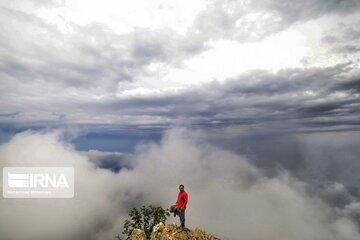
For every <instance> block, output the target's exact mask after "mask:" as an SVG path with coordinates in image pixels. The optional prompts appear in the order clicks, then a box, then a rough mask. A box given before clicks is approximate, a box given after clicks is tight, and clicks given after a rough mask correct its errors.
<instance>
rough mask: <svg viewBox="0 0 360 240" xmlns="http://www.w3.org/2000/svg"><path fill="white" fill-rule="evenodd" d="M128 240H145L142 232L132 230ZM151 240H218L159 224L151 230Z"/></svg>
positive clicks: (173, 225) (186, 229) (202, 232)
mask: <svg viewBox="0 0 360 240" xmlns="http://www.w3.org/2000/svg"><path fill="white" fill-rule="evenodd" d="M129 240H146V236H145V233H144V231H143V230H141V229H134V230H133V231H132V233H131V235H130V238H129ZM151 240H219V238H216V237H214V236H213V235H210V234H207V233H206V232H205V231H204V230H202V229H199V228H195V229H194V230H191V229H188V228H184V229H182V228H181V227H178V226H176V224H175V223H173V224H164V223H159V224H157V225H156V226H154V228H153V232H152V234H151Z"/></svg>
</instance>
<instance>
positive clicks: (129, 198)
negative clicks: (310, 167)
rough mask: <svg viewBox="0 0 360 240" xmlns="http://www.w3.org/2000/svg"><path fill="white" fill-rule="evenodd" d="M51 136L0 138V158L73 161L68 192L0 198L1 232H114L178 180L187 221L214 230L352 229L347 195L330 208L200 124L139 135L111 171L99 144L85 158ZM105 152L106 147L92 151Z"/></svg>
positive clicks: (334, 234) (301, 233) (48, 235)
mask: <svg viewBox="0 0 360 240" xmlns="http://www.w3.org/2000/svg"><path fill="white" fill-rule="evenodd" d="M61 136H62V135H61V134H60V133H44V132H43V133H39V132H23V133H19V134H17V135H16V136H14V137H13V138H12V139H11V140H10V141H9V142H7V143H5V144H3V145H2V146H1V148H0V159H1V161H0V164H1V167H5V166H7V167H9V166H71V167H74V169H75V197H74V199H38V200H37V199H4V198H2V199H1V200H0V201H1V204H0V208H1V212H2V214H1V216H0V223H1V224H0V233H1V238H4V239H30V240H31V239H55V240H56V239H94V240H95V239H96V240H97V239H99V240H100V239H111V238H114V236H115V235H117V234H118V233H120V232H121V227H122V224H123V221H124V220H125V219H126V215H127V213H128V210H129V209H130V208H131V207H139V206H141V205H143V204H145V205H148V204H153V205H157V204H159V205H162V206H164V207H166V206H169V205H171V204H173V203H174V201H175V200H176V195H177V186H178V184H179V183H183V184H185V187H186V191H187V192H188V193H189V196H190V200H189V205H188V210H187V225H188V226H189V227H195V226H198V227H202V228H205V229H206V230H207V231H208V232H210V233H213V234H216V235H217V236H219V237H221V238H222V239H239V238H243V239H250V240H251V239H266V240H269V239H302V240H306V239H309V240H310V239H311V240H317V239H319V240H322V239H324V240H325V239H326V240H329V239H330V240H331V239H334V240H335V239H336V240H339V239H342V240H353V239H354V240H355V239H358V238H359V237H360V233H359V231H358V227H357V225H356V221H354V219H356V218H354V216H358V215H356V214H358V212H359V211H358V209H359V208H358V203H357V202H356V201H351V203H349V204H347V205H346V206H345V207H343V208H341V209H337V208H335V207H333V206H331V205H329V204H328V203H326V202H325V201H323V200H321V198H320V197H318V196H317V195H312V194H310V193H309V190H308V189H309V185H308V183H305V182H304V181H300V180H299V179H296V178H294V177H293V176H292V174H291V173H289V172H287V171H285V170H281V171H279V172H278V173H277V174H276V175H273V176H271V177H269V176H266V175H264V173H263V171H262V169H261V168H258V167H255V165H252V164H251V163H250V162H251V161H250V160H249V159H248V158H247V157H246V156H244V155H238V154H235V153H234V152H231V151H228V150H224V149H222V148H220V147H217V146H215V145H213V144H210V143H209V142H207V141H204V139H206V138H207V137H206V135H205V134H204V133H201V132H198V131H189V130H186V129H173V130H171V131H168V132H167V133H166V134H165V135H164V136H163V138H162V140H161V141H160V142H159V143H157V144H156V143H149V144H143V145H139V146H138V147H137V150H136V152H135V153H134V155H133V156H131V159H130V161H129V162H127V164H130V165H131V166H129V167H124V168H121V169H120V171H119V172H118V173H114V172H111V171H109V170H106V169H102V168H99V167H97V166H96V165H95V164H94V163H93V162H94V159H95V158H96V156H95V155H96V154H97V157H99V156H100V155H101V154H99V153H95V152H92V153H91V155H93V157H92V158H93V161H91V159H89V158H88V157H86V156H84V153H82V152H77V151H76V150H74V147H73V146H72V145H71V144H69V143H68V142H66V141H65V140H64V139H63V138H62V137H61ZM88 154H89V153H88ZM105 155H109V153H107V154H106V153H104V154H103V156H100V157H104V156H105ZM110 155H111V154H110ZM113 157H114V156H113ZM117 157H118V156H117ZM115 158H116V157H115ZM330 188H331V187H329V190H328V192H335V191H337V192H341V191H344V190H342V187H341V186H340V185H339V186H336V185H334V187H333V189H330ZM324 194H325V193H324ZM169 221H170V222H171V221H178V220H177V219H173V218H172V217H170V219H169Z"/></svg>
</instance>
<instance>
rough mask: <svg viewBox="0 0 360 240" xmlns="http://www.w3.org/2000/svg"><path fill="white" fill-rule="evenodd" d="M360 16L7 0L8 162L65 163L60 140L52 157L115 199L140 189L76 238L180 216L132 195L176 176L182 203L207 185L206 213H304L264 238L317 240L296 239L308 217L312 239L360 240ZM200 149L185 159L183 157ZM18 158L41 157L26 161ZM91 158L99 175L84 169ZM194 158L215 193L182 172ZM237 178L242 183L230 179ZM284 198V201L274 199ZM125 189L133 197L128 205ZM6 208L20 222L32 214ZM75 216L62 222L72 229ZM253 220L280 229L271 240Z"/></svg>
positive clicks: (3, 38)
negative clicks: (131, 221) (188, 190)
mask: <svg viewBox="0 0 360 240" xmlns="http://www.w3.org/2000/svg"><path fill="white" fill-rule="evenodd" d="M359 11H360V2H359V1H357V0H303V1H276V0H263V1H255V0H254V1H251V0H237V1H236V0H233V1H231V0H207V1H206V0H203V1H201V0H199V1H198V0H196V1H194V0H193V1H188V0H183V1H174V0H153V1H145V0H134V1H126V3H125V2H124V1H116V0H102V1H95V0H94V1H93V0H91V1H89V0H87V1H85V0H71V1H66V0H58V1H57V0H53V1H51V0H49V1H45V0H38V1H35V0H27V1H25V0H23V1H22V0H13V1H5V0H0V26H1V28H0V143H1V144H2V146H1V147H0V153H1V154H2V155H0V158H1V159H0V160H3V161H2V162H1V165H2V166H17V165H24V164H25V165H27V164H28V165H31V166H32V165H34V166H36V165H38V164H44V162H43V161H45V160H44V159H43V158H41V159H42V160H41V159H36V158H37V157H38V156H39V154H37V155H31V154H32V152H33V150H32V148H33V147H35V146H33V145H31V144H30V143H32V142H38V143H39V144H41V145H42V146H43V147H41V148H40V149H38V151H39V152H40V153H44V156H46V158H47V159H50V158H52V157H53V155H51V153H49V152H48V147H49V146H48V145H46V142H47V141H50V142H52V143H53V145H51V146H52V147H50V148H51V149H53V148H54V149H58V152H59V153H64V152H65V153H66V154H69V155H66V154H65V153H64V154H65V155H66V156H68V158H69V159H68V162H67V164H68V165H70V166H75V165H76V168H78V169H76V170H77V171H79V172H84V174H83V176H84V178H88V177H91V178H93V177H98V178H99V180H98V184H99V186H98V188H99V189H102V188H104V187H103V185H104V186H106V185H107V184H108V183H109V182H111V181H117V180H119V181H120V182H121V181H122V179H127V180H129V182H128V183H127V184H125V183H123V184H122V185H121V186H119V188H118V189H116V188H112V187H109V188H104V192H101V193H103V199H102V200H101V199H100V200H99V201H103V203H106V204H107V205H108V208H115V207H118V208H119V211H118V212H117V213H118V214H119V215H116V213H113V212H111V211H110V210H109V209H107V208H106V209H104V208H100V207H99V208H98V209H97V210H98V213H99V215H96V214H90V213H88V212H87V211H88V209H82V210H79V212H78V216H79V218H81V217H83V218H84V219H85V218H86V219H92V220H89V221H87V222H86V224H87V225H86V226H80V225H79V226H77V228H76V229H75V227H74V229H73V231H68V232H67V234H68V235H66V236H67V238H68V239H70V238H71V237H73V238H77V239H79V238H81V237H82V238H84V239H85V238H86V239H100V236H101V237H104V236H106V237H109V236H111V234H114V233H116V231H117V229H119V228H121V226H122V225H121V221H120V220H118V219H121V220H123V219H124V216H123V215H122V214H124V213H126V212H127V209H128V208H129V206H132V205H131V204H129V202H134V201H132V200H134V199H141V201H140V200H139V202H142V203H146V202H148V201H154V202H157V203H162V204H167V201H165V200H168V199H171V197H165V200H164V199H159V198H157V197H156V196H148V197H147V195H146V194H144V193H142V194H141V193H139V192H135V193H134V192H132V191H130V190H129V189H131V188H132V187H134V186H136V187H138V186H139V185H141V183H140V182H141V179H143V178H144V176H152V174H151V173H149V170H148V169H147V168H150V169H153V168H154V166H158V167H159V168H161V166H163V165H165V166H166V168H165V170H164V171H165V173H163V172H161V173H160V172H159V173H158V176H159V178H155V179H153V180H152V181H150V183H152V184H154V185H158V184H159V181H164V180H163V179H169V181H168V182H167V183H168V184H170V183H171V184H173V185H174V186H175V193H176V187H177V184H178V182H179V181H180V182H184V183H186V184H190V186H191V185H192V190H193V191H195V190H196V191H201V189H204V188H205V190H204V191H201V193H200V194H199V196H198V198H197V200H198V202H196V199H194V205H196V204H197V203H199V202H201V200H203V199H204V198H205V199H206V194H211V193H213V192H215V191H221V192H222V193H223V194H224V195H225V196H226V197H227V198H226V199H228V200H230V202H229V203H235V202H233V201H234V199H238V200H239V201H240V202H241V203H243V204H244V205H246V204H250V205H251V206H252V207H253V208H257V207H259V206H260V209H262V210H264V212H265V213H266V214H265V215H269V214H271V209H273V207H274V206H273V205H271V204H269V202H268V201H267V200H269V201H270V202H277V201H280V202H284V203H289V209H287V210H286V211H285V212H284V213H281V214H280V215H278V216H277V220H278V221H276V220H275V223H274V225H272V224H271V221H273V220H271V219H266V218H265V219H264V216H265V215H262V214H261V212H260V211H256V213H255V215H254V217H253V218H252V219H251V220H248V219H245V218H241V221H242V223H243V224H244V225H243V226H244V227H243V229H242V230H243V231H244V232H245V233H244V234H245V235H244V236H247V237H248V239H272V238H266V237H265V236H271V237H273V239H282V238H279V236H283V239H297V238H295V236H299V234H300V233H303V231H300V232H299V229H296V227H295V226H296V225H297V224H299V225H301V220H296V221H300V222H296V221H295V220H294V216H295V215H297V213H299V212H304V219H302V220H303V222H302V223H303V224H307V225H306V226H304V227H306V228H309V229H312V230H311V231H310V230H309V235H308V236H305V237H303V238H302V239H330V238H329V236H335V239H358V237H359V236H358V234H359V226H358V224H359V223H360V219H359V216H360V203H359V199H360V184H359V182H360V177H359V176H360V175H359V174H358V173H359V172H360V162H359V156H360V151H359V149H360V131H359V130H360V120H359V119H360V70H359V68H360V65H359V64H360V27H359V26H360V14H359ZM179 129H180V130H179ZM193 132H196V133H193ZM190 139H195V140H190ZM192 141H195V142H192ZM29 144H30V145H29ZM192 144H194V146H192ZM29 146H32V147H29ZM190 146H192V147H193V148H191V147H190ZM187 149H190V150H191V151H190V150H189V154H188V155H186V156H187V157H185V159H181V158H180V157H179V156H173V154H175V155H176V154H178V155H182V154H183V152H182V151H187ZM207 150H208V151H209V152H210V153H206V152H207ZM17 152H22V153H23V154H22V155H19V156H20V158H23V156H27V155H29V156H32V160H30V159H29V160H26V162H24V163H23V162H21V159H14V158H19V156H18V155H16V154H17ZM191 153H193V154H194V155H191ZM216 157H218V158H219V159H221V161H222V164H221V166H217V164H218V163H217V162H216V161H215V160H214V159H215V158H216ZM156 158H158V162H156V161H155V159H156ZM167 158H168V159H172V160H173V164H168V165H167V163H166V162H164V161H165V159H167ZM205 158H208V159H209V160H208V161H209V162H208V164H209V167H205V168H204V164H205V165H206V161H205ZM228 158H229V159H228ZM55 159H57V160H59V158H56V157H55ZM74 159H75V160H74ZM76 159H83V160H79V161H85V162H86V163H84V165H81V164H80V165H77V164H78V163H76V164H75V162H76ZM224 159H226V160H224ZM24 161H25V160H24ZM51 161H53V160H51ZM54 161H55V160H54ZM59 161H60V160H59ZM152 161H155V162H152ZM182 161H184V162H185V163H186V162H188V163H189V164H192V166H193V169H197V170H198V171H199V176H204V177H203V179H207V180H208V181H209V182H211V183H209V185H207V184H206V183H205V182H204V181H200V180H199V179H197V178H196V177H189V179H186V178H185V179H184V176H183V175H182V174H185V175H186V173H187V172H188V171H190V170H189V169H187V168H184V169H181V171H180V172H179V173H177V172H176V171H175V170H174V169H173V168H175V167H178V165H180V166H181V162H182ZM204 161H205V162H204ZM49 164H50V163H49ZM51 164H55V165H56V163H51ZM57 164H60V163H57ZM64 164H65V163H64ZM87 164H90V165H91V164H92V165H91V166H96V168H95V169H93V170H92V171H90V170H89V169H88V168H89V167H88V165H87ZM247 164H249V165H247ZM60 165H61V164H60ZM65 165H66V164H65ZM216 168H219V169H220V170H219V172H216V171H215V169H216ZM153 170H154V169H153ZM167 170H168V171H170V172H173V171H175V172H173V173H174V176H172V175H171V176H169V175H168V174H167V173H166V171H167ZM89 171H90V172H89ZM103 171H105V172H103ZM154 171H155V170H154ZM158 171H159V169H158ZM155 172H156V171H155ZM190 172H191V173H194V172H193V170H191V171H190ZM225 172H228V174H229V179H227V180H221V176H223V174H224V173H225ZM194 174H195V173H194ZM207 174H209V175H213V176H215V180H216V179H218V180H219V181H218V182H216V181H214V182H213V180H211V178H209V177H205V176H207ZM225 175H226V174H225ZM187 177H188V176H187ZM84 178H83V179H82V180H84ZM136 179H137V180H136ZM139 179H140V180H139ZM161 179H162V180H161ZM130 180H131V181H130ZM187 180H188V181H187ZM198 180H199V181H198ZM247 182H251V184H250V183H249V184H247ZM299 182H300V183H301V184H298V183H299ZM219 184H220V185H219ZM222 184H223V185H222ZM227 184H229V187H226V186H227ZM160 185H161V186H162V187H163V189H165V191H169V192H171V191H172V190H170V186H169V185H167V184H165V183H161V184H160ZM299 185H301V186H299ZM79 186H83V190H82V191H80V190H79V191H80V192H81V193H78V195H77V196H78V200H79V201H80V200H82V199H86V196H87V195H88V194H89V192H87V191H86V189H88V187H87V186H88V185H87V184H85V183H84V185H82V184H80V185H79ZM149 186H150V185H149ZM253 186H255V188H253ZM276 186H278V189H280V190H279V192H281V193H282V194H279V195H276V194H272V193H270V192H271V191H270V190H269V188H270V189H273V188H275V189H276V188H277V187H276ZM119 189H120V190H119ZM140 189H141V190H142V191H143V192H145V193H147V190H146V188H145V189H144V188H140ZM122 191H125V192H130V193H131V194H130V193H129V196H126V200H124V199H123V198H122V196H123V195H122V194H124V193H123V192H122ZM269 191H270V192H269ZM92 193H94V192H92ZM157 193H159V195H162V194H165V195H167V194H169V195H170V193H168V192H166V193H163V192H157ZM118 194H120V195H118ZM132 194H133V195H132ZM143 194H144V195H145V197H144V196H143ZM113 196H116V197H115V200H114V197H113ZM262 197H264V199H265V200H264V201H263V202H262V201H260V200H259V202H257V201H255V200H254V199H258V198H262ZM117 198H119V199H120V200H119V201H117V200H116V199H117ZM129 199H132V200H129ZM2 201H3V200H2ZM216 201H218V202H217V204H220V202H221V199H216ZM254 201H255V203H254ZM293 201H295V202H300V203H301V204H300V205H296V204H295V205H293V204H294V202H293ZM290 202H291V204H290ZM3 203H6V204H9V206H7V207H9V209H11V208H10V206H13V207H17V208H18V207H19V206H18V205H17V204H21V203H20V202H17V201H16V202H4V201H3ZM56 203H57V202H56ZM29 204H30V205H29V206H28V207H27V208H26V206H25V205H22V206H23V207H24V208H25V209H27V210H29V212H31V210H30V209H33V210H34V209H39V207H40V206H38V205H36V204H37V203H36V201H34V204H35V205H36V206H35V205H34V206H32V205H31V204H32V202H30V201H29ZM51 204H54V202H51V203H49V206H50V205H51ZM59 204H60V203H59ZM61 204H64V206H65V205H66V204H68V203H61ZM71 204H74V203H71ZM71 204H70V205H71ZM70 205H69V206H65V207H67V209H73V207H74V206H75V205H71V206H70ZM86 206H88V207H89V208H92V209H93V208H96V206H98V202H96V201H93V202H90V203H89V205H86ZM197 206H198V207H199V209H200V210H198V211H194V212H193V216H194V219H197V220H193V225H194V226H195V225H202V226H204V227H206V228H208V229H209V230H210V231H212V232H214V233H218V234H219V235H220V236H224V237H228V238H230V239H236V237H234V236H236V234H237V232H236V229H237V227H235V226H234V225H232V224H231V222H232V221H233V220H234V221H235V219H237V218H236V216H229V215H227V217H226V216H225V215H224V216H223V220H224V221H225V222H227V224H226V226H223V227H219V226H217V225H216V224H215V223H214V222H211V221H210V220H208V222H201V221H200V220H199V218H200V216H201V214H202V213H203V212H202V211H201V210H203V211H205V209H202V208H201V207H200V206H199V205H197ZM207 207H211V206H207ZM217 207H218V206H217ZM253 208H251V207H250V208H249V209H253ZM317 208H318V209H319V210H317V211H315V213H316V217H315V218H313V216H312V212H313V209H317ZM246 209H247V208H245V207H244V208H242V209H241V210H242V211H246ZM275 209H276V207H275ZM34 211H35V210H34ZM44 211H45V210H44ZM69 211H70V210H69ZM25 212H26V211H25ZM224 212H225V213H228V214H230V213H231V209H224ZM109 214H110V215H111V216H109V218H108V219H106V216H108V215H109ZM190 214H191V213H190ZM206 214H208V213H206ZM206 214H205V215H206ZM219 214H220V213H219ZM240 214H241V211H239V215H240ZM220 215H221V214H220ZM44 216H45V215H44ZM66 217H67V216H66V215H64V219H62V220H61V224H60V223H57V224H60V225H61V226H62V227H63V229H67V227H68V226H67V225H66V222H67V221H66V219H67V218H66ZM309 218H311V219H312V220H313V221H315V222H313V226H316V228H311V226H310V225H311V224H309V222H307V221H308V219H309ZM207 219H211V216H209V217H207ZM329 219H331V220H329ZM0 220H1V221H4V220H3V219H0ZM267 220H268V221H267ZM262 221H264V222H262ZM289 221H290V222H291V221H295V222H292V223H293V225H291V226H287V230H286V231H285V230H284V232H283V235H281V234H280V235H276V234H277V233H278V231H274V229H278V228H279V227H284V224H285V225H286V224H288V223H289ZM40 222H41V221H40ZM251 222H256V223H258V224H260V223H262V224H263V225H262V226H264V224H265V225H266V224H267V223H269V225H267V227H264V232H261V233H260V234H263V235H256V234H255V233H254V232H252V231H251V229H252V228H251V226H252V225H251V224H250V223H251ZM310 223H311V221H310ZM23 224H24V225H25V223H23ZM10 225H11V224H10ZM4 226H5V225H4ZM7 229H11V227H8V228H7ZM49 229H51V227H49ZM91 229H92V230H91ZM99 229H100V230H101V231H100V230H99ZM234 229H235V230H234ZM288 229H290V230H288ZM316 229H317V230H316ZM319 229H320V230H319ZM98 230H99V231H100V232H101V234H102V235H101V234H100V233H99V231H98ZM292 230H293V231H292ZM318 230H319V231H318ZM64 231H65V230H64ZM0 232H3V231H0ZM25 232H26V231H24V232H23V235H24V236H25V235H26V234H25ZM117 232H120V231H117ZM6 233H7V234H8V235H6V236H11V234H12V233H13V232H11V231H7V232H6ZM50 233H51V232H49V234H50ZM98 234H100V235H98ZM34 236H35V235H34ZM49 236H51V235H49ZM336 236H337V237H336ZM20 237H21V236H20ZM62 237H64V236H62ZM50 238H51V237H50ZM110 238H111V237H110ZM16 239H19V238H16ZM53 239H55V237H54V238H53ZM59 239H61V236H60V235H59Z"/></svg>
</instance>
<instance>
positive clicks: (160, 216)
mask: <svg viewBox="0 0 360 240" xmlns="http://www.w3.org/2000/svg"><path fill="white" fill-rule="evenodd" d="M169 216H170V213H169V210H168V209H166V210H165V209H163V208H162V207H153V206H152V205H150V206H148V207H145V206H142V207H141V208H140V209H137V208H133V209H131V211H130V213H129V218H130V219H127V220H126V221H125V223H124V227H123V228H124V231H123V232H122V234H123V235H124V236H125V237H126V239H129V237H130V235H131V233H132V231H133V230H134V229H137V228H138V229H142V230H143V231H144V232H145V235H146V238H147V239H150V236H151V232H152V230H153V227H154V226H155V225H156V224H158V223H160V222H162V223H165V221H166V219H167V218H168V217H169Z"/></svg>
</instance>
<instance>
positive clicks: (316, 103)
mask: <svg viewBox="0 0 360 240" xmlns="http://www.w3.org/2000/svg"><path fill="white" fill-rule="evenodd" d="M352 70H353V69H352V68H351V67H349V65H338V66H335V67H330V68H313V69H301V70H300V69H292V70H283V71H279V72H278V73H277V74H274V73H271V72H266V71H254V72H251V73H248V74H243V75H240V76H239V77H237V78H234V79H229V80H227V81H225V82H222V83H219V82H213V83H210V84H207V85H203V86H201V87H197V88H194V89H192V90H184V91H179V92H177V93H176V94H171V95H167V94H150V95H141V96H126V97H121V98H118V99H117V100H113V101H107V102H102V103H97V102H91V103H86V104H84V105H82V108H84V109H86V111H89V112H91V111H96V112H99V113H102V114H123V115H129V116H134V117H136V116H138V115H141V116H147V117H148V118H149V119H151V118H154V117H164V118H165V119H167V121H170V122H177V121H180V122H181V121H182V120H185V119H186V122H189V123H191V124H197V125H198V124H200V125H211V126H214V125H232V124H233V125H249V126H251V125H253V124H265V123H281V125H282V126H283V130H284V131H292V130H293V129H292V128H293V127H294V124H295V125H297V126H298V127H299V128H300V129H301V127H310V128H312V130H315V131H316V130H320V129H321V128H322V127H329V126H330V127H331V126H342V125H344V126H346V125H349V126H352V128H354V129H358V127H359V124H360V122H359V121H358V120H357V116H359V114H360V112H359V104H360V100H359V98H358V97H357V92H358V86H357V85H358V81H357V79H352V77H351V76H350V77H349V74H346V73H347V72H351V71H352ZM165 122H166V121H165Z"/></svg>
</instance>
